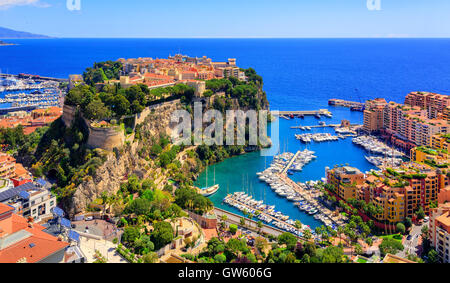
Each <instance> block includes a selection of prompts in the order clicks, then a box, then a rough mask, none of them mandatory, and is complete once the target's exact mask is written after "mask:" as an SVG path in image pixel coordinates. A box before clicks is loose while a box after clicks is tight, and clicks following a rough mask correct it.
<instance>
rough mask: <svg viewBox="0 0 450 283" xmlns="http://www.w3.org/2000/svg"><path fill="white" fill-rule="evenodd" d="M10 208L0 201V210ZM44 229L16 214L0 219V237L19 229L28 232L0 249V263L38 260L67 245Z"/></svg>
mask: <svg viewBox="0 0 450 283" xmlns="http://www.w3.org/2000/svg"><path fill="white" fill-rule="evenodd" d="M10 209H11V208H10V207H9V206H7V205H5V204H2V203H0V212H1V211H4V212H6V211H9V210H10ZM44 229H45V227H43V226H41V225H38V224H30V223H28V221H27V219H25V218H24V217H22V216H19V215H17V214H12V215H11V216H10V217H8V218H6V219H3V220H0V231H1V232H0V237H7V236H8V235H11V234H14V233H17V232H19V231H25V232H27V233H28V234H29V236H28V237H26V238H24V239H22V240H19V241H18V242H16V243H14V244H12V245H10V246H7V247H5V248H3V249H2V250H0V263H16V262H19V261H24V262H28V263H34V262H39V261H41V260H43V259H45V258H47V257H49V256H51V255H52V254H54V253H56V252H58V251H60V250H62V249H65V248H66V247H67V246H69V243H67V242H63V241H60V240H59V239H58V238H56V237H54V236H52V235H50V234H47V233H45V232H44V231H43V230H44Z"/></svg>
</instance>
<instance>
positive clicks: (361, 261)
mask: <svg viewBox="0 0 450 283" xmlns="http://www.w3.org/2000/svg"><path fill="white" fill-rule="evenodd" d="M356 262H357V263H367V259H363V258H360V257H359V258H358V259H357V260H356Z"/></svg>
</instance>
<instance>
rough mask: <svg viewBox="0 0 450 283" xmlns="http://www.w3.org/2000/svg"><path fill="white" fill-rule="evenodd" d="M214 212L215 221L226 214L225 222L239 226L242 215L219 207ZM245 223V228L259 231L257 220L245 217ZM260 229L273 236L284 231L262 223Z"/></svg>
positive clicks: (219, 220)
mask: <svg viewBox="0 0 450 283" xmlns="http://www.w3.org/2000/svg"><path fill="white" fill-rule="evenodd" d="M214 212H215V214H216V215H217V221H218V222H221V216H222V215H226V216H227V220H226V221H225V222H226V223H228V224H236V225H238V226H241V224H240V223H241V218H242V216H240V215H237V214H234V213H231V212H229V211H226V210H223V209H220V208H215V209H214ZM245 224H246V227H245V228H247V229H248V228H250V229H252V230H253V231H259V228H258V222H257V221H254V220H250V219H248V218H245ZM261 231H262V232H265V233H267V234H271V235H273V236H275V237H278V236H279V235H281V234H283V233H285V231H283V230H280V229H277V228H275V227H272V226H269V225H266V224H263V227H262V228H261Z"/></svg>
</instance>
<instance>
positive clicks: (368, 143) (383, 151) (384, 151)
mask: <svg viewBox="0 0 450 283" xmlns="http://www.w3.org/2000/svg"><path fill="white" fill-rule="evenodd" d="M352 141H353V143H354V144H356V145H359V146H362V147H363V148H364V149H365V150H367V151H369V152H370V153H373V154H380V155H385V156H389V157H396V158H400V157H402V156H403V155H404V154H403V153H401V152H400V151H398V150H396V149H393V148H390V147H389V146H387V145H386V144H384V143H382V142H380V141H379V140H377V139H376V138H374V137H371V136H359V137H356V138H354V139H353V140H352Z"/></svg>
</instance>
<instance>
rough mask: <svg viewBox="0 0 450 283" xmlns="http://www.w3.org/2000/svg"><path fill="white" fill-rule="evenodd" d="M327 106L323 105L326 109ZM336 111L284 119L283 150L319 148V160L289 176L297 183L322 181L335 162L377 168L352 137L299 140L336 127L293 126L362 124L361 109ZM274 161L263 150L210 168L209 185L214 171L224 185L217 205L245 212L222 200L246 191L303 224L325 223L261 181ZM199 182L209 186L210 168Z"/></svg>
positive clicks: (199, 184) (214, 198) (318, 224)
mask: <svg viewBox="0 0 450 283" xmlns="http://www.w3.org/2000/svg"><path fill="white" fill-rule="evenodd" d="M324 108H327V107H322V108H321V109H324ZM328 109H329V110H330V111H331V112H332V113H333V118H321V119H320V120H319V119H317V118H315V117H313V116H310V117H305V119H300V118H295V119H291V120H286V119H282V118H281V119H280V151H281V152H284V151H290V152H293V153H295V152H296V151H298V150H303V149H305V148H308V149H309V150H313V151H315V152H316V153H315V155H316V156H317V159H315V160H314V161H313V162H311V163H309V164H308V165H306V166H305V167H304V168H303V171H302V172H297V173H295V174H294V175H291V176H289V177H290V178H291V179H292V180H294V181H296V182H305V181H310V180H320V179H321V178H323V177H325V167H327V166H328V167H333V166H334V165H335V164H345V163H348V164H349V165H350V166H354V167H357V168H359V169H360V170H361V171H363V172H364V171H368V170H370V169H375V167H374V166H373V165H372V164H370V163H369V162H367V160H366V159H365V158H364V156H365V155H366V154H367V153H366V152H365V151H364V149H362V148H361V147H358V146H356V145H354V144H353V143H352V140H351V138H347V139H345V140H339V141H333V142H331V141H330V142H323V143H315V142H311V143H310V144H308V145H305V144H304V143H302V142H301V141H299V140H296V139H295V136H294V135H295V134H299V133H331V134H333V135H335V133H334V130H333V128H329V127H327V128H313V129H312V130H311V131H301V130H298V129H291V128H290V127H292V126H298V125H302V126H316V125H318V124H319V121H324V122H326V123H327V124H337V123H340V121H341V120H342V119H348V120H350V122H351V123H352V124H355V123H358V124H361V123H362V118H363V115H362V113H361V112H352V111H350V110H349V109H348V108H342V107H329V108H328ZM271 162H272V158H271V157H263V156H261V155H260V153H259V152H252V153H249V154H245V155H241V156H237V157H233V158H230V159H228V160H225V161H224V162H221V163H218V164H215V165H212V166H209V167H208V186H211V185H213V183H214V171H215V178H216V179H215V181H216V184H219V185H220V189H219V191H218V192H217V193H216V194H214V195H213V196H211V197H210V198H211V200H212V201H213V203H214V205H215V206H217V207H219V208H223V209H226V210H229V211H232V212H235V213H237V214H241V215H242V213H241V212H240V211H239V210H237V209H236V208H234V207H231V206H228V205H226V204H225V203H222V200H223V198H224V197H225V196H226V195H227V193H233V192H239V191H245V192H247V193H248V194H251V195H252V196H253V197H254V198H255V199H257V200H264V201H265V203H266V204H269V205H275V206H276V209H277V210H279V211H281V212H283V213H284V214H287V215H289V216H290V218H291V219H294V220H295V219H298V220H300V221H301V222H302V223H303V224H306V225H309V226H310V227H311V228H315V227H317V226H321V225H322V223H321V222H319V221H317V220H316V219H314V218H313V217H312V216H309V215H307V214H305V213H304V212H302V211H300V210H299V209H298V208H297V207H296V206H294V204H293V202H290V201H288V200H286V199H285V198H282V197H280V196H278V195H277V194H276V193H275V192H273V191H272V190H271V188H270V187H269V186H268V185H267V184H266V183H264V182H261V181H260V180H259V179H258V177H257V175H256V173H257V172H260V171H263V170H264V169H265V168H267V167H268V166H269V165H270V163H271ZM196 184H197V185H198V186H199V187H204V186H205V185H206V171H205V172H203V173H202V174H200V176H199V178H198V180H197V182H196Z"/></svg>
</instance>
